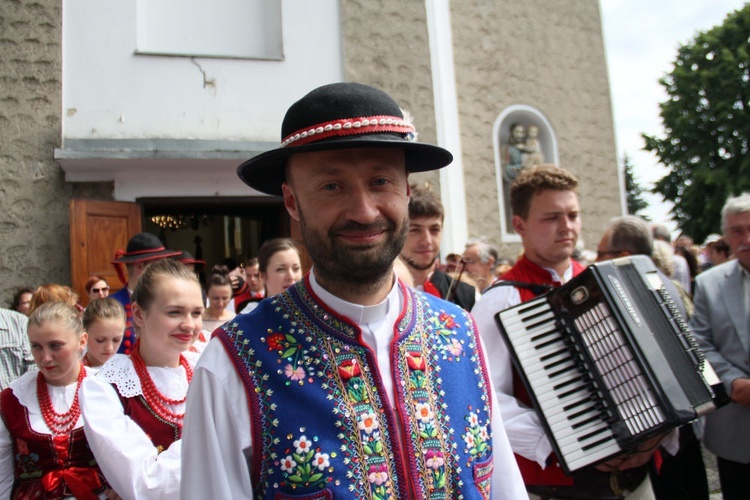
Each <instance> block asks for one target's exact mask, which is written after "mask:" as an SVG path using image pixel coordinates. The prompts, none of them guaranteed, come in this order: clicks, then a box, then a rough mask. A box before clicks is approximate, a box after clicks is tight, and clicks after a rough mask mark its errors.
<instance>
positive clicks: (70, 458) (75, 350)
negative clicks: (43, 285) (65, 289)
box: [0, 302, 116, 499]
mask: <svg viewBox="0 0 750 500" xmlns="http://www.w3.org/2000/svg"><path fill="white" fill-rule="evenodd" d="M28 334H29V342H30V345H31V352H32V354H33V356H34V361H35V363H36V365H37V367H38V368H39V371H38V372H37V371H33V372H27V373H26V374H24V375H23V376H21V377H20V378H19V379H17V380H15V381H14V382H12V383H11V384H10V386H9V387H8V388H6V389H5V390H4V391H3V392H2V394H0V415H1V416H2V419H1V420H0V498H47V499H57V498H68V497H76V498H78V499H94V498H97V497H98V495H101V498H105V497H104V492H105V490H106V488H107V483H106V482H105V480H104V477H103V476H102V473H101V471H100V470H99V467H98V466H97V464H96V460H95V459H94V455H93V454H92V453H91V450H90V449H89V447H88V445H87V443H86V436H85V434H84V432H83V428H82V425H83V420H82V419H81V418H80V417H81V410H80V407H79V399H78V388H79V387H80V385H81V381H82V380H83V379H84V378H85V377H86V375H87V373H86V368H84V366H83V365H82V363H81V353H82V352H83V349H84V348H85V346H86V333H85V332H84V331H83V326H82V325H81V320H80V318H79V314H78V310H77V309H76V308H75V307H73V306H71V305H69V304H66V303H64V302H48V303H45V304H42V305H41V306H39V307H38V308H37V309H36V310H35V311H34V312H33V313H32V314H31V317H30V318H29V324H28ZM107 493H111V492H107ZM112 497H116V495H114V494H112Z"/></svg>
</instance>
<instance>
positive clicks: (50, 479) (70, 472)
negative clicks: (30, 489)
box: [42, 467, 102, 500]
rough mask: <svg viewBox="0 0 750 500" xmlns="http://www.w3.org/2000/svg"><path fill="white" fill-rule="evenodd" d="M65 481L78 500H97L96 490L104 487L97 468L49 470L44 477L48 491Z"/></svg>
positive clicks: (43, 483)
mask: <svg viewBox="0 0 750 500" xmlns="http://www.w3.org/2000/svg"><path fill="white" fill-rule="evenodd" d="M60 481H64V482H65V484H66V485H67V486H68V489H69V490H70V491H71V493H73V496H74V497H76V498H77V499H78V500H96V499H97V498H98V497H97V495H95V494H94V490H98V489H99V488H101V487H102V483H101V481H99V475H98V474H97V473H96V470H95V469H91V468H88V467H68V468H67V469H58V470H53V471H51V472H48V473H47V474H45V475H44V477H42V485H43V486H44V489H45V490H47V491H53V490H54V489H56V488H58V487H59V486H60Z"/></svg>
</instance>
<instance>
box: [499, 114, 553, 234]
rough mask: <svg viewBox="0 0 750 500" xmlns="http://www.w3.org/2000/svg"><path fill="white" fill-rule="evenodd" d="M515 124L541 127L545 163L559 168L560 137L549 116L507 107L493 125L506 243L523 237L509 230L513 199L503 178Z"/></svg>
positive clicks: (502, 226)
mask: <svg viewBox="0 0 750 500" xmlns="http://www.w3.org/2000/svg"><path fill="white" fill-rule="evenodd" d="M514 123H520V124H522V125H524V126H525V127H526V129H527V130H528V128H529V126H536V127H538V128H539V136H538V139H539V142H540V143H541V146H542V148H541V149H542V154H543V155H544V162H545V163H552V164H554V165H559V162H558V156H557V137H556V136H555V131H554V129H553V128H552V125H550V123H549V120H547V117H546V116H544V114H542V112H541V111H539V110H538V109H536V108H533V107H531V106H526V105H524V104H514V105H512V106H508V107H507V108H505V109H504V110H503V111H502V113H500V114H499V115H498V117H497V119H496V120H495V123H494V125H493V126H492V146H493V148H494V151H495V179H496V180H497V200H498V208H499V213H500V235H501V240H502V241H503V242H504V243H512V242H520V241H521V237H520V236H519V235H518V234H516V233H515V232H512V231H511V228H510V227H508V226H509V224H508V222H507V219H510V215H509V214H510V205H509V200H506V199H505V192H506V189H505V183H506V182H507V180H506V179H505V176H504V175H503V165H502V161H501V157H502V145H503V144H508V138H509V136H510V127H511V125H513V124H514Z"/></svg>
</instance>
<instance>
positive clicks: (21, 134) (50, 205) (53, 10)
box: [0, 0, 71, 307]
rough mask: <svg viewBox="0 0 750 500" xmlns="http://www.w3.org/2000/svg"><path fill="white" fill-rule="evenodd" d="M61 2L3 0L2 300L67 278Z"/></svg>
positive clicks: (0, 128) (0, 96)
mask: <svg viewBox="0 0 750 500" xmlns="http://www.w3.org/2000/svg"><path fill="white" fill-rule="evenodd" d="M60 29H61V2H60V1H59V0H18V1H12V2H9V1H6V2H3V3H2V16H0V33H2V41H1V42H0V46H1V47H2V54H3V56H2V57H1V58H0V75H2V76H0V78H2V81H3V85H0V149H1V151H2V152H1V153H0V214H2V215H1V216H0V247H1V248H0V250H1V251H0V292H1V293H2V298H1V299H0V305H2V306H3V307H7V305H8V303H9V302H10V299H11V297H12V294H13V290H14V288H15V287H18V286H37V285H40V284H43V283H47V282H58V283H67V282H68V281H69V280H70V269H69V266H70V249H69V240H70V237H69V234H68V199H69V196H70V193H71V187H70V185H67V184H66V183H65V182H64V181H63V175H62V170H61V169H60V167H59V166H58V165H57V163H55V161H54V160H53V158H52V154H53V148H55V147H56V146H59V143H60V126H61V125H60V124H61V117H60V109H61V76H62V75H61V65H62V64H61V36H60Z"/></svg>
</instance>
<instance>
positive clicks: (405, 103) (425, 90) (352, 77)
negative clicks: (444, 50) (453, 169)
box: [339, 0, 440, 193]
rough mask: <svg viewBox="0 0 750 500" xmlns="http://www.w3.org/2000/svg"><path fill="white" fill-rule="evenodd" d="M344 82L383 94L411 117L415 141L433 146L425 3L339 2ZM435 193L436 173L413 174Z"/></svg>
mask: <svg viewBox="0 0 750 500" xmlns="http://www.w3.org/2000/svg"><path fill="white" fill-rule="evenodd" d="M339 9H340V16H341V33H342V37H343V42H342V44H341V45H342V47H343V56H344V80H345V81H352V82H360V83H365V84H368V85H372V86H375V87H378V88H380V89H383V90H384V91H386V92H388V94H390V95H391V96H392V97H393V98H394V99H395V100H396V102H398V103H399V105H400V106H401V107H402V109H406V110H408V111H409V112H410V113H411V114H412V115H413V116H414V125H415V127H416V128H417V132H418V134H419V136H418V140H419V141H420V142H427V143H432V144H435V143H436V142H437V139H436V131H435V107H434V100H433V89H432V75H431V67H430V47H429V40H428V33H427V20H426V17H425V6H424V2H420V1H409V2H404V1H402V0H376V1H373V0H341V1H339ZM411 181H412V182H419V183H424V182H429V183H430V184H431V185H432V188H433V189H434V190H435V192H437V193H439V192H440V183H439V176H438V173H437V172H430V173H424V174H416V175H413V176H412V177H411Z"/></svg>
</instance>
